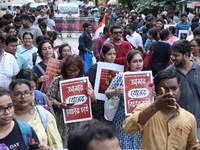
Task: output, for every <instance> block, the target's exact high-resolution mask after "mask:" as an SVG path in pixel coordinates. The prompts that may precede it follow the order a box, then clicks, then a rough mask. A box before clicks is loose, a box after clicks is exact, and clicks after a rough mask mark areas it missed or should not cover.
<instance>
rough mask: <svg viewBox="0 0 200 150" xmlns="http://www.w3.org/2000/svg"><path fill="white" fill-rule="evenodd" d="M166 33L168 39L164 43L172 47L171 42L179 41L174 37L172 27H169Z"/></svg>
mask: <svg viewBox="0 0 200 150" xmlns="http://www.w3.org/2000/svg"><path fill="white" fill-rule="evenodd" d="M168 31H169V39H168V40H167V41H166V42H167V43H169V44H170V45H172V44H173V42H175V41H178V40H179V39H178V37H177V36H175V31H176V28H175V27H174V26H169V28H168Z"/></svg>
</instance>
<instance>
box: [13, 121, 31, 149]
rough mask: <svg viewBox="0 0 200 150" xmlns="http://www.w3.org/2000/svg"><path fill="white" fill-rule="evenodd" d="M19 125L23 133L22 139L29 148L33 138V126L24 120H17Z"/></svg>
mask: <svg viewBox="0 0 200 150" xmlns="http://www.w3.org/2000/svg"><path fill="white" fill-rule="evenodd" d="M16 121H17V124H18V126H19V129H20V132H21V134H22V139H23V141H24V144H25V145H26V147H27V149H28V148H29V139H30V138H32V130H31V126H30V125H29V124H28V123H27V122H24V121H19V120H16Z"/></svg>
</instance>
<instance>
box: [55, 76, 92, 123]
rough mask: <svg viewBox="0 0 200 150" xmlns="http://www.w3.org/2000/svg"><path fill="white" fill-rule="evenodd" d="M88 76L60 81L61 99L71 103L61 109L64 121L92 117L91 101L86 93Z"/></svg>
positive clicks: (75, 120) (70, 121) (69, 121)
mask: <svg viewBox="0 0 200 150" xmlns="http://www.w3.org/2000/svg"><path fill="white" fill-rule="evenodd" d="M88 81H89V80H88V77H81V78H75V79H68V80H63V81H60V83H59V84H60V94H61V101H62V102H65V103H67V104H72V105H73V106H72V108H70V109H62V110H63V117H64V122H65V123H72V122H80V121H86V120H91V119H92V112H91V102H90V98H89V95H88V94H87V90H86V89H87V88H88V85H89V82H88Z"/></svg>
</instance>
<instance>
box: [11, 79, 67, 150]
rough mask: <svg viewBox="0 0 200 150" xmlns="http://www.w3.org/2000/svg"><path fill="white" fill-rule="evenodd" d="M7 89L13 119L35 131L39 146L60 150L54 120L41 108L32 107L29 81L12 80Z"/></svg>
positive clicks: (59, 140) (31, 91) (32, 97)
mask: <svg viewBox="0 0 200 150" xmlns="http://www.w3.org/2000/svg"><path fill="white" fill-rule="evenodd" d="M9 89H10V91H11V92H12V99H13V102H14V104H15V105H16V106H15V118H16V119H17V120H20V121H24V122H27V123H28V124H29V125H30V126H31V127H32V128H33V129H34V130H35V132H36V134H37V136H38V138H39V141H40V143H41V144H43V145H47V146H49V147H51V148H54V149H62V148H63V145H62V140H61V137H60V134H59V132H58V129H57V125H56V120H55V118H54V117H53V115H52V114H51V113H50V112H49V111H47V110H45V109H44V108H43V107H42V106H37V105H36V106H35V105H34V93H33V90H32V88H31V84H30V83H29V81H28V80H26V79H16V80H13V81H12V82H11V83H10V86H9ZM49 149H50V148H49Z"/></svg>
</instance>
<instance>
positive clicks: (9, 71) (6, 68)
mask: <svg viewBox="0 0 200 150" xmlns="http://www.w3.org/2000/svg"><path fill="white" fill-rule="evenodd" d="M3 48H5V36H4V33H3V32H0V86H2V87H4V88H8V86H9V84H10V82H11V81H12V79H14V78H15V76H16V75H17V73H18V72H19V67H18V65H17V61H16V59H15V57H14V56H13V55H11V54H9V53H7V52H5V51H4V50H3Z"/></svg>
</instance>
